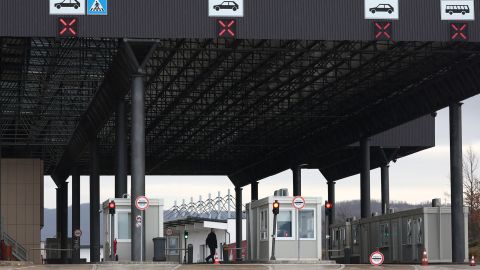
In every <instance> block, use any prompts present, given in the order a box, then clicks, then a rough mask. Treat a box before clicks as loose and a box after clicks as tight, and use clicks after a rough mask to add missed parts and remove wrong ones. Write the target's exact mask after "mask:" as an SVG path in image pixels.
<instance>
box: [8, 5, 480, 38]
mask: <svg viewBox="0 0 480 270" xmlns="http://www.w3.org/2000/svg"><path fill="white" fill-rule="evenodd" d="M244 1H245V17H244V18H239V19H238V37H239V38H248V39H252V38H254V39H306V40H372V39H373V23H372V21H371V20H365V19H364V18H363V17H364V14H363V12H364V2H363V0H244ZM48 5H49V1H48V0H1V1H0V36H44V37H49V36H52V37H53V36H56V32H57V21H56V20H57V16H51V15H49V8H48ZM399 5H400V8H399V13H400V19H399V20H397V21H394V22H393V23H394V24H393V31H394V33H393V38H394V39H395V40H396V41H448V40H449V38H450V36H449V34H450V26H449V24H448V22H445V21H443V22H442V21H441V20H440V0H399ZM478 5H480V4H479V3H477V6H476V7H475V13H476V14H477V15H478V14H480V13H479V8H478ZM79 17H80V25H79V26H80V29H79V32H80V36H85V37H118V38H121V37H130V38H214V37H215V31H216V26H215V19H214V18H209V17H208V0H134V1H132V0H111V1H109V15H108V16H79ZM479 29H480V24H479V22H478V21H474V22H473V21H472V22H469V34H470V40H471V41H480V31H478V30H479Z"/></svg>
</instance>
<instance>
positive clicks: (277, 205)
mask: <svg viewBox="0 0 480 270" xmlns="http://www.w3.org/2000/svg"><path fill="white" fill-rule="evenodd" d="M279 210H280V203H279V202H278V200H275V201H274V202H273V209H272V211H273V214H274V215H278V213H279Z"/></svg>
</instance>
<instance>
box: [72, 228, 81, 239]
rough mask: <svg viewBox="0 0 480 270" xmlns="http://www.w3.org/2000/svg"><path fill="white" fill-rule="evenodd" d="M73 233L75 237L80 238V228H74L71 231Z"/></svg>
mask: <svg viewBox="0 0 480 270" xmlns="http://www.w3.org/2000/svg"><path fill="white" fill-rule="evenodd" d="M73 235H74V236H75V237H78V238H80V237H81V236H82V230H80V229H76V230H75V231H74V232H73Z"/></svg>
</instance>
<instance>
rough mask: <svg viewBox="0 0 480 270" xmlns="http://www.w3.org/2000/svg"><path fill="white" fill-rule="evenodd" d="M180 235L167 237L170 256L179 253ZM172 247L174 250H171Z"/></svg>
mask: <svg viewBox="0 0 480 270" xmlns="http://www.w3.org/2000/svg"><path fill="white" fill-rule="evenodd" d="M178 238H179V237H178V236H175V235H173V236H169V237H167V239H168V240H167V248H168V249H169V250H168V255H170V256H175V255H178V248H180V245H179V244H180V243H179V239H178ZM171 249H172V250H171Z"/></svg>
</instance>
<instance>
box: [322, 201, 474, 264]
mask: <svg viewBox="0 0 480 270" xmlns="http://www.w3.org/2000/svg"><path fill="white" fill-rule="evenodd" d="M464 219H465V235H464V237H465V254H466V256H468V208H464ZM451 234H452V231H451V208H450V207H423V208H418V209H412V210H407V211H402V212H398V213H391V214H386V215H381V216H372V217H369V218H365V219H361V220H350V221H349V222H346V223H344V224H336V225H333V226H330V235H331V241H330V243H331V244H330V247H329V249H330V250H332V251H331V252H330V258H331V259H332V260H336V261H338V262H345V256H344V255H345V249H346V248H350V250H351V254H352V255H351V262H352V263H368V257H369V255H370V253H371V252H373V251H375V250H377V249H379V250H380V251H381V252H382V253H383V254H384V255H385V263H420V261H421V258H422V252H423V249H424V248H425V249H426V250H427V253H428V260H429V262H432V263H447V262H451V261H452V244H451V243H452V236H451ZM467 260H468V258H467V257H466V258H465V262H466V261H467Z"/></svg>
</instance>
